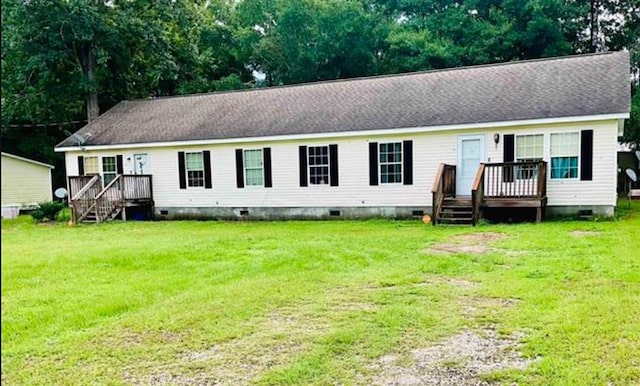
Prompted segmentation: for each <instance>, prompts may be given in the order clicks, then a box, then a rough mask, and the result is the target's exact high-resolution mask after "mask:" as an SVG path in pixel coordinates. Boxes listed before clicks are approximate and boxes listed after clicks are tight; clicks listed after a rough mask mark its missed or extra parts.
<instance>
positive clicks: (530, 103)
mask: <svg viewBox="0 0 640 386" xmlns="http://www.w3.org/2000/svg"><path fill="white" fill-rule="evenodd" d="M629 110H630V81H629V54H628V52H611V53H602V54H591V55H576V56H566V57H558V58H550V59H539V60H529V61H517V62H509V63H502V64H492V65H482V66H470V67H461V68H454V69H448V70H436V71H426V72H416V73H407V74H400V75H391V76H378V77H368V78H358V79H351V80H341V81H327V82H316V83H307V84H302V85H295V86H282V87H273V88H265V89H254V90H246V91H233V92H217V93H208V94H195V95H186V96H179V97H166V98H155V99H144V100H132V101H123V102H121V103H119V104H118V105H116V106H115V107H113V108H112V109H110V110H109V111H107V112H105V113H104V114H103V115H101V116H100V117H99V118H98V119H96V120H95V121H93V122H91V123H90V124H88V125H86V126H85V127H83V128H82V129H80V130H79V133H82V134H86V133H91V136H90V137H89V138H88V139H87V141H86V143H85V144H84V146H92V145H116V144H140V143H151V142H154V143H157V142H177V141H193V140H218V139H232V138H248V137H270V136H281V135H299V134H318V133H327V134H331V133H339V132H358V131H369V130H385V129H399V128H416V127H431V126H446V125H460V124H474V123H490V122H505V121H519V120H531V119H549V118H562V117H578V116H593V115H602V114H620V113H628V112H629ZM75 146H78V143H77V140H76V139H74V138H73V137H69V138H67V139H65V140H64V141H63V142H61V143H60V144H58V146H57V147H75Z"/></svg>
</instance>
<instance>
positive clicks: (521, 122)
mask: <svg viewBox="0 0 640 386" xmlns="http://www.w3.org/2000/svg"><path fill="white" fill-rule="evenodd" d="M626 118H629V113H616V114H598V115H583V116H572V117H556V118H542V119H526V120H513V121H502V122H483V123H464V124H454V125H440V126H422V127H408V128H395V129H382V130H366V131H343V132H323V133H313V134H292V135H275V136H264V137H236V138H221V139H202V140H186V141H167V142H142V143H123V144H113V145H85V146H64V147H56V148H55V149H54V150H55V151H56V152H59V153H61V152H73V151H87V150H115V149H133V148H150V147H175V146H198V145H218V144H232V143H246V142H274V141H295V140H306V139H322V138H344V137H364V136H384V135H399V134H411V133H429V132H437V131H459V130H470V129H487V128H502V127H512V126H527V125H546V124H562V123H573V122H588V121H606V120H624V119H626Z"/></svg>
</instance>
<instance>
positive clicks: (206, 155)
mask: <svg viewBox="0 0 640 386" xmlns="http://www.w3.org/2000/svg"><path fill="white" fill-rule="evenodd" d="M202 162H203V163H204V188H205V189H211V188H213V183H212V182H211V152H210V151H209V150H204V151H203V152H202Z"/></svg>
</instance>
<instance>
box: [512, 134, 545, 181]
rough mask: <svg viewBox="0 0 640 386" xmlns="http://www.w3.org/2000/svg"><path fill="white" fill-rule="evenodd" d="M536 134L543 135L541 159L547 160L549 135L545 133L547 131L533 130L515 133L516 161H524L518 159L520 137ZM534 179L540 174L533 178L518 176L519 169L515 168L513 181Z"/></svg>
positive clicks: (514, 153)
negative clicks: (531, 131)
mask: <svg viewBox="0 0 640 386" xmlns="http://www.w3.org/2000/svg"><path fill="white" fill-rule="evenodd" d="M536 135H541V136H542V155H541V156H540V160H541V161H545V160H546V159H548V158H547V157H546V154H547V136H546V135H545V133H540V132H533V133H529V132H527V133H519V134H515V136H514V139H513V140H514V142H513V160H514V162H523V161H519V160H518V154H517V152H518V137H526V136H536ZM522 159H529V158H522ZM547 174H548V178H550V177H551V172H550V171H549V172H547ZM532 179H538V176H537V175H535V176H532V177H531V178H518V170H517V169H516V170H515V173H514V178H513V182H516V181H527V180H532Z"/></svg>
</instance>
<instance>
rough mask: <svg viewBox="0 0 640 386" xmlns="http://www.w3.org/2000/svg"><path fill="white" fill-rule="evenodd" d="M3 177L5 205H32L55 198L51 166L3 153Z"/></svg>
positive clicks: (0, 195)
mask: <svg viewBox="0 0 640 386" xmlns="http://www.w3.org/2000/svg"><path fill="white" fill-rule="evenodd" d="M76 164H77V163H76ZM1 177H2V178H1V182H2V192H1V194H0V197H1V198H2V205H3V206H4V205H16V206H18V205H24V206H31V205H34V204H37V203H39V202H43V201H51V200H52V198H53V197H52V193H51V192H52V190H53V189H52V186H51V168H49V167H47V166H43V165H39V164H36V163H32V162H28V161H23V160H21V159H16V158H13V157H11V156H5V155H4V154H3V155H2V176H1Z"/></svg>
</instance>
